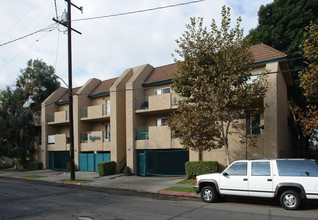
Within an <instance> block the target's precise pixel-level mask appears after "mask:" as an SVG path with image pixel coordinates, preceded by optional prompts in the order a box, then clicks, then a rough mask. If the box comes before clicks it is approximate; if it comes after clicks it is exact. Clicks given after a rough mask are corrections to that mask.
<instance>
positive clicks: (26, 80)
mask: <svg viewBox="0 0 318 220" xmlns="http://www.w3.org/2000/svg"><path fill="white" fill-rule="evenodd" d="M20 72H21V75H20V76H18V79H17V81H16V89H17V90H19V91H20V92H21V101H22V102H23V101H24V102H25V103H26V102H29V103H27V104H29V105H30V107H31V108H32V107H35V106H36V105H40V104H41V102H42V101H43V100H44V99H45V98H46V97H48V96H49V95H50V94H51V93H52V92H53V91H55V90H56V89H57V88H58V87H60V83H59V82H58V81H57V76H56V75H55V70H54V68H53V66H48V65H47V64H46V63H45V62H43V61H42V60H39V59H36V60H32V59H31V60H29V61H28V63H27V68H25V69H21V70H20Z"/></svg>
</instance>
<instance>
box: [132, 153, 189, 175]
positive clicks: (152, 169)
mask: <svg viewBox="0 0 318 220" xmlns="http://www.w3.org/2000/svg"><path fill="white" fill-rule="evenodd" d="M187 161H189V151H185V150H142V151H137V175H141V176H147V175H149V176H183V175H185V163H186V162H187Z"/></svg>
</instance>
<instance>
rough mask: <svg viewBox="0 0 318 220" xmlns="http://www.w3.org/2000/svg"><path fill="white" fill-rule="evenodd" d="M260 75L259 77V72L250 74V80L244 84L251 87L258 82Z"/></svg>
mask: <svg viewBox="0 0 318 220" xmlns="http://www.w3.org/2000/svg"><path fill="white" fill-rule="evenodd" d="M260 75H261V72H260V71H254V72H252V73H251V76H250V78H249V79H248V80H247V81H246V84H247V85H251V84H253V83H254V82H257V81H258V80H259V77H260Z"/></svg>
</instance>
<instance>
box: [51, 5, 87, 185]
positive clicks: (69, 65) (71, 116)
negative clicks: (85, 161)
mask: <svg viewBox="0 0 318 220" xmlns="http://www.w3.org/2000/svg"><path fill="white" fill-rule="evenodd" d="M65 1H67V22H61V21H58V20H56V19H54V18H53V21H55V22H57V23H59V24H62V25H63V26H66V27H67V35H68V36H67V42H68V89H69V129H70V164H71V167H70V168H71V180H75V165H74V122H73V88H72V30H73V31H75V32H77V33H79V34H81V33H80V32H78V31H76V30H74V29H72V26H71V6H74V7H76V8H77V9H79V10H80V11H82V13H83V7H78V6H76V5H74V4H73V3H71V0H65Z"/></svg>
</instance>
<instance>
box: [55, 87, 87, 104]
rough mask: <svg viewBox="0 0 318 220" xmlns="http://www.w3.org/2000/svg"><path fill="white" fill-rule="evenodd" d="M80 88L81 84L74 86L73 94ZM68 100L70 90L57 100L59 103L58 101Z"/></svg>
mask: <svg viewBox="0 0 318 220" xmlns="http://www.w3.org/2000/svg"><path fill="white" fill-rule="evenodd" d="M80 88H81V86H80V87H76V88H73V90H72V92H73V94H74V93H77V92H78V90H79V89H80ZM68 101H69V95H68V90H67V91H66V92H65V93H64V95H62V96H61V98H60V99H59V100H57V103H58V102H68Z"/></svg>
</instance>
